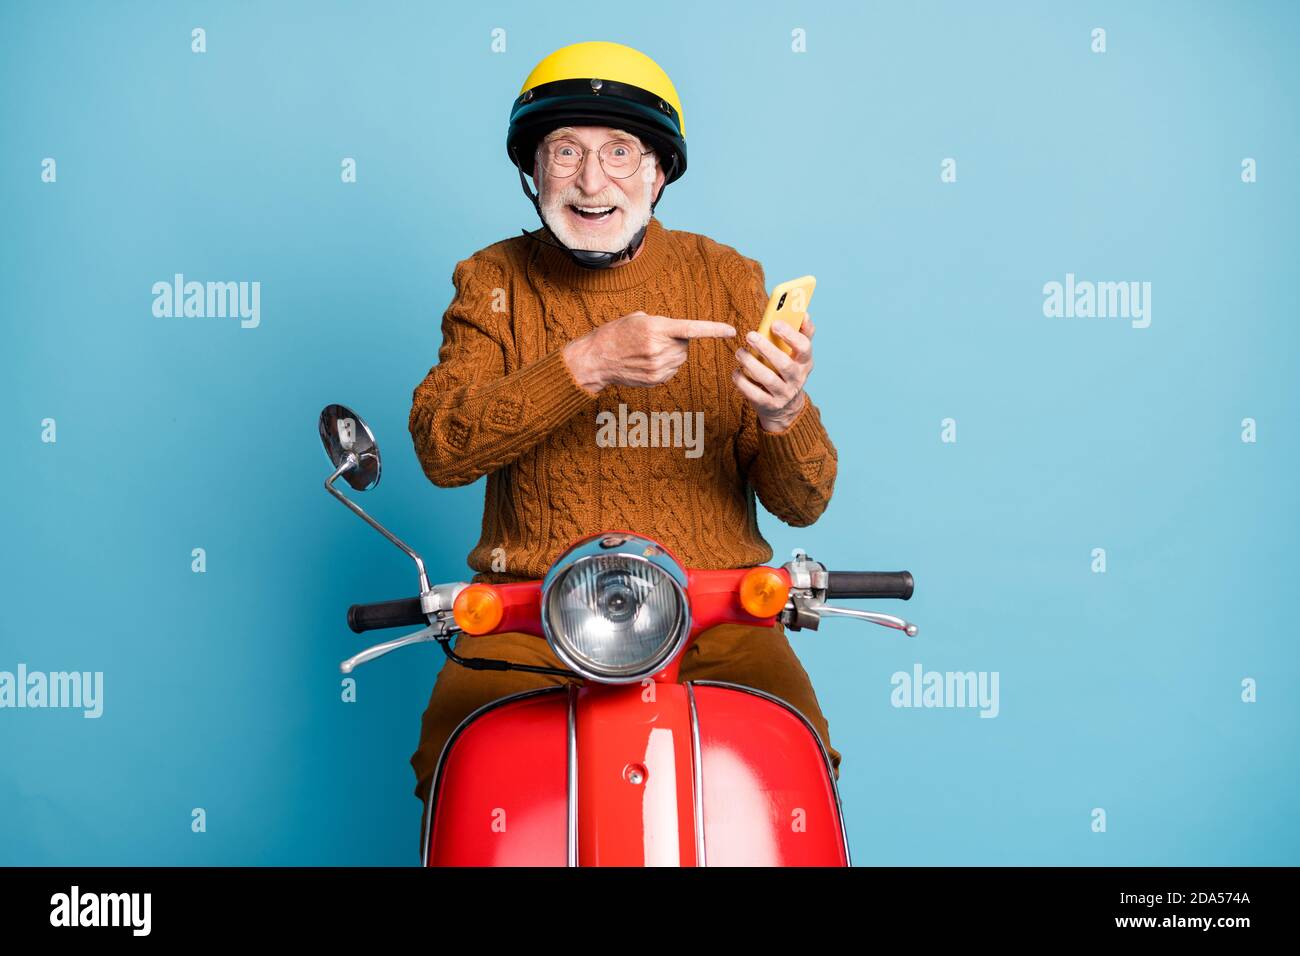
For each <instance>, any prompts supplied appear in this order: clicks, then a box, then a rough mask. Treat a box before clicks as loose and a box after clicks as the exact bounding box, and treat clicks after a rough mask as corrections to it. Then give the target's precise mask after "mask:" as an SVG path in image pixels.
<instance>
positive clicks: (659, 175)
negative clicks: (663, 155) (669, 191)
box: [651, 163, 668, 203]
mask: <svg viewBox="0 0 1300 956" xmlns="http://www.w3.org/2000/svg"><path fill="white" fill-rule="evenodd" d="M667 178H668V176H667V175H666V174H665V173H664V168H663V166H662V165H660V164H659V163H655V188H654V198H653V199H652V200H651V202H652V203H657V202H659V195H660V193H662V192H663V191H664V180H666V179H667Z"/></svg>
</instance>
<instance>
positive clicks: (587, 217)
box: [568, 205, 618, 224]
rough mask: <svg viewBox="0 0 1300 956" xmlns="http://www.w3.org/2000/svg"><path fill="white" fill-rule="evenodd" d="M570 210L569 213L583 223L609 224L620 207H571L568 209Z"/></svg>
mask: <svg viewBox="0 0 1300 956" xmlns="http://www.w3.org/2000/svg"><path fill="white" fill-rule="evenodd" d="M568 209H569V212H571V213H572V214H573V215H574V216H575V217H577V218H578V219H581V220H582V221H583V222H590V223H597V224H599V223H602V222H607V221H608V220H609V219H610V217H611V216H613V215H614V212H615V211H616V210H617V209H618V207H617V206H572V205H571V206H569V207H568Z"/></svg>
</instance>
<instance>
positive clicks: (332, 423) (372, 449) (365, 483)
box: [320, 405, 379, 491]
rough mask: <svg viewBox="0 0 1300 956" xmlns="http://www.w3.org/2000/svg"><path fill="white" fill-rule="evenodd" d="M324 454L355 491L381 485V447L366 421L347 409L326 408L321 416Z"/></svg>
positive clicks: (339, 406)
mask: <svg viewBox="0 0 1300 956" xmlns="http://www.w3.org/2000/svg"><path fill="white" fill-rule="evenodd" d="M320 440H321V443H322V444H323V445H324V446H325V454H326V455H328V456H329V459H330V462H331V463H332V464H333V465H334V467H335V468H337V469H338V473H339V474H341V475H342V476H343V479H344V480H345V481H347V483H348V484H349V485H351V486H352V487H353V489H354V490H356V491H369V490H370V489H371V488H373V487H375V485H377V484H379V446H378V445H376V444H375V433H374V432H372V431H371V430H370V426H369V425H367V424H366V422H365V419H363V418H362V417H361V416H360V415H358V414H357V413H356V412H354V411H353V410H352V409H350V408H348V407H347V406H346V405H326V406H325V410H324V411H323V412H321V413H320Z"/></svg>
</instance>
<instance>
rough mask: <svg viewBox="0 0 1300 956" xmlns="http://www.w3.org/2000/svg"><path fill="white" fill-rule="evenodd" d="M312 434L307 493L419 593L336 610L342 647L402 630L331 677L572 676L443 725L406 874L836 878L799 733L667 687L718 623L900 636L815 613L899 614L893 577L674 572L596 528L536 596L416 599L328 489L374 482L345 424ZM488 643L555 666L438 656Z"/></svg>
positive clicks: (627, 537) (746, 710)
mask: <svg viewBox="0 0 1300 956" xmlns="http://www.w3.org/2000/svg"><path fill="white" fill-rule="evenodd" d="M320 434H321V440H322V441H323V442H324V445H325V450H326V452H327V453H328V455H329V457H330V461H331V462H332V463H333V465H334V469H335V470H334V472H333V474H331V475H330V477H329V478H328V479H327V480H326V482H325V488H326V490H327V491H329V493H330V494H331V495H333V496H334V497H336V498H338V500H339V501H341V502H343V503H344V504H345V505H347V506H348V508H350V509H351V510H352V511H353V512H355V513H356V514H357V515H359V516H360V517H361V518H363V519H364V520H365V521H366V522H367V523H368V524H370V525H371V526H372V527H374V528H375V529H376V530H378V531H379V532H380V533H381V534H383V535H384V536H385V537H386V538H388V540H390V541H391V542H393V544H395V545H397V547H399V548H401V549H402V551H404V552H405V553H406V554H407V555H408V556H410V557H411V559H412V560H413V561H414V562H415V564H416V567H417V569H418V571H419V577H420V594H419V596H418V597H414V598H409V599H405V600H398V601H384V602H380V603H376V604H356V605H353V606H352V607H351V608H349V610H348V624H349V626H350V627H351V628H352V630H353V631H355V632H357V633H361V632H363V631H368V630H376V629H380V628H388V627H400V626H422V629H421V630H419V631H416V632H415V633H413V634H409V635H407V636H406V637H402V638H398V639H397V640H394V641H388V642H386V643H384V644H377V645H375V646H374V647H371V648H368V649H367V650H364V651H362V652H361V653H360V654H357V655H356V656H355V657H352V658H349V659H348V660H346V661H344V662H343V664H342V665H341V668H342V670H343V672H344V673H345V674H346V673H350V672H351V671H352V670H353V668H355V667H356V666H357V665H359V664H363V663H365V662H366V661H370V660H374V659H375V658H376V657H380V656H382V655H384V654H387V653H388V652H389V651H393V650H396V649H397V648H399V647H405V646H407V645H409V644H416V643H421V642H424V641H437V642H438V644H439V645H440V646H441V647H442V649H443V651H444V653H445V654H446V656H447V658H448V661H449V664H448V666H450V665H451V664H453V663H454V664H456V665H459V666H465V667H473V668H478V669H496V670H509V669H514V670H525V671H531V672H541V673H550V674H559V675H563V676H566V677H579V678H581V679H582V680H581V683H580V684H577V683H568V684H564V685H557V686H553V687H546V688H542V689H538V690H531V691H525V692H523V693H519V694H513V695H510V696H507V697H504V698H502V699H500V700H497V701H494V702H492V703H490V704H488V705H486V706H484V707H481V708H480V709H479V710H477V711H475V712H474V713H472V714H470V715H469V716H468V717H467V718H466V719H465V720H464V721H463V722H462V723H461V725H460V726H459V727H458V728H457V729H456V731H455V733H454V734H452V736H451V738H450V739H449V740H448V741H447V744H446V746H445V747H444V748H443V751H442V754H441V756H440V757H439V759H438V764H437V768H436V770H435V773H434V779H433V785H432V787H431V788H430V792H429V801H430V807H429V808H428V810H429V812H428V814H427V819H428V823H427V826H426V831H425V840H424V863H425V864H426V865H428V866H706V865H707V866H848V865H850V859H849V845H848V838H847V835H846V832H845V828H844V818H843V814H842V811H841V807H840V798H839V791H838V790H837V788H836V785H835V778H834V773H833V771H832V769H831V763H830V758H829V756H828V755H827V753H826V749H825V747H824V746H823V744H822V741H821V738H820V737H819V736H818V735H817V732H816V731H815V730H814V729H813V727H812V725H811V724H810V723H809V722H808V720H807V719H806V718H805V717H804V716H803V715H802V714H800V713H799V712H798V711H797V710H795V709H794V708H793V707H791V706H790V705H788V704H787V703H785V702H784V701H782V700H780V699H779V698H777V697H774V696H772V695H770V694H765V693H763V692H761V691H758V690H754V689H753V688H749V687H743V686H741V685H739V684H732V683H727V682H724V681H687V682H685V683H681V682H679V681H678V667H679V663H680V660H681V656H682V654H683V653H684V652H685V650H686V649H687V648H688V647H689V646H690V644H691V642H692V641H693V640H694V639H695V638H696V636H697V635H698V634H699V633H700V632H701V631H704V630H706V629H708V628H710V627H713V626H715V625H718V624H723V623H727V622H735V623H743V624H751V625H766V626H768V627H771V626H773V625H774V624H775V622H776V621H778V620H779V621H780V622H781V623H782V624H783V625H784V626H785V627H786V628H788V629H791V630H800V629H802V628H811V629H813V630H815V629H816V628H817V627H818V625H819V623H820V621H821V619H822V618H823V617H828V616H840V617H852V618H857V619H859V620H864V621H870V622H872V623H875V624H882V625H884V626H886V627H891V628H897V629H898V630H901V631H903V632H904V633H906V634H907V635H908V636H909V637H912V636H915V635H916V627H915V626H914V625H912V624H909V623H908V622H907V621H904V620H903V619H901V618H898V617H894V616H892V615H889V614H879V613H875V612H870V611H859V610H853V609H849V608H839V607H831V606H829V605H827V604H826V603H825V601H826V599H827V598H828V597H830V598H834V597H841V598H897V599H899V600H904V601H905V600H907V599H908V598H910V597H911V596H912V576H911V575H910V574H909V573H907V572H906V571H899V572H842V571H841V572H837V571H828V570H826V568H825V567H824V566H823V565H821V564H819V563H817V562H816V561H813V560H812V559H811V558H809V557H807V556H806V555H803V554H799V555H798V556H796V557H795V559H794V560H792V561H790V562H788V563H787V564H785V565H784V566H783V567H781V568H770V567H755V568H742V569H738V570H724V571H703V570H691V569H687V568H684V567H682V566H681V564H680V562H678V561H677V560H676V559H675V558H674V557H673V555H672V554H671V553H670V552H669V551H668V550H667V549H666V548H664V547H663V546H662V545H660V544H658V543H656V542H654V541H652V540H650V539H649V538H646V537H644V536H642V535H639V534H636V533H635V532H630V531H609V532H602V533H600V534H595V535H591V536H590V537H586V538H582V539H581V540H579V541H576V542H574V543H573V545H572V546H570V547H569V549H568V550H567V551H565V552H564V554H562V555H561V556H560V557H559V559H558V560H557V561H556V562H555V564H554V565H552V567H551V568H550V570H549V571H548V572H547V574H546V577H545V578H544V579H543V580H541V581H528V582H524V583H518V584H500V585H487V584H467V583H465V582H456V583H452V584H439V585H435V586H432V587H431V586H430V585H429V581H428V577H427V575H426V573H425V567H424V562H423V560H421V558H420V556H419V555H418V554H416V553H415V552H414V551H413V550H411V548H409V547H408V546H407V545H406V544H404V543H403V542H402V541H401V540H400V539H398V538H397V537H396V536H395V535H393V534H392V533H391V532H390V531H388V530H387V529H386V528H384V527H383V526H382V525H380V524H379V523H378V522H376V521H375V520H374V519H373V518H371V517H370V516H369V515H367V514H366V513H365V512H364V511H363V510H362V509H361V508H360V507H359V506H358V505H357V504H356V503H355V502H353V501H352V500H350V499H349V498H347V497H346V496H345V495H344V494H343V493H342V492H340V491H339V490H338V489H337V488H336V487H335V482H336V481H337V479H339V478H342V479H343V480H344V481H346V482H347V483H348V484H349V485H350V486H351V487H352V488H353V489H355V490H358V491H364V490H367V489H370V488H373V487H374V486H375V485H376V484H378V482H379V475H380V461H379V450H378V448H377V447H376V445H375V440H374V435H373V434H372V433H371V431H370V429H369V428H368V427H367V426H366V424H365V422H364V421H362V420H361V418H360V417H359V416H357V415H356V414H355V413H354V412H352V411H351V410H349V409H347V408H346V407H344V406H342V405H330V406H328V407H326V409H325V410H324V411H323V412H322V413H321V419H320ZM497 631H522V632H524V633H528V634H534V635H536V636H537V637H538V639H539V640H543V639H544V640H546V641H547V642H548V644H549V645H550V647H551V649H552V650H553V651H554V652H555V655H556V656H557V657H558V658H559V659H560V660H561V661H562V662H563V663H564V664H565V665H566V666H567V669H560V668H549V667H536V666H531V665H518V664H513V663H511V662H509V661H497V660H489V659H482V658H464V657H461V656H459V655H458V654H457V653H456V652H455V650H454V649H453V648H452V639H453V638H455V637H457V636H458V635H469V636H471V637H472V636H476V635H483V634H491V633H494V632H497ZM470 820H473V821H475V822H474V825H472V826H470V825H466V824H467V821H470ZM497 821H500V822H501V825H500V826H497V825H495V824H496V822H497ZM506 821H508V825H506Z"/></svg>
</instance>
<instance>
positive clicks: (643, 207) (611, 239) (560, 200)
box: [538, 163, 655, 252]
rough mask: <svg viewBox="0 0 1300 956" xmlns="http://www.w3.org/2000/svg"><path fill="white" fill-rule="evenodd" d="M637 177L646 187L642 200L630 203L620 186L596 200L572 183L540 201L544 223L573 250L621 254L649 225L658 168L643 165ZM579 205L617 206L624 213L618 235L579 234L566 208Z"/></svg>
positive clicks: (621, 213) (603, 193)
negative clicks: (652, 194) (651, 201)
mask: <svg viewBox="0 0 1300 956" xmlns="http://www.w3.org/2000/svg"><path fill="white" fill-rule="evenodd" d="M637 175H639V176H640V177H641V180H642V182H643V183H644V184H645V188H644V189H643V190H642V191H641V198H640V199H639V200H638V201H636V202H633V203H630V204H629V201H628V196H627V193H625V192H623V190H621V189H619V188H618V187H617V186H613V185H611V186H609V187H608V188H607V189H605V190H604V191H602V192H601V193H599V194H598V195H596V196H594V197H593V196H586V195H584V194H583V193H582V191H581V190H580V189H578V187H577V186H575V185H572V184H570V185H568V186H562V187H560V188H559V189H557V190H556V191H555V193H554V194H553V195H552V196H550V197H549V198H544V199H543V198H539V200H538V205H540V206H541V212H542V222H544V223H546V225H547V226H548V227H549V228H550V230H551V232H552V233H554V234H555V237H556V238H557V239H559V240H560V242H562V243H564V245H566V246H567V247H568V248H570V249H581V250H584V251H591V252H621V251H622V250H624V249H626V248H627V244H628V243H629V242H631V241H632V239H633V237H634V236H635V235H636V234H637V233H638V232H640V231H641V229H642V227H644V226H646V225H648V224H649V222H650V215H651V213H650V200H651V193H652V192H653V191H654V181H655V165H654V164H653V163H650V164H647V165H645V166H643V167H642V168H641V170H640V171H639V172H638V174H637ZM578 202H581V203H582V204H583V205H592V206H617V207H618V208H619V209H620V210H621V211H620V212H619V213H617V215H619V216H620V217H621V218H622V226H621V227H620V229H619V230H618V232H617V233H612V234H610V235H609V236H608V237H601V236H592V235H590V234H588V233H584V232H580V231H578V230H577V229H576V228H574V227H572V225H571V223H570V222H569V220H568V217H567V214H566V212H565V207H567V206H569V205H571V204H574V203H578ZM633 251H635V250H633Z"/></svg>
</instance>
